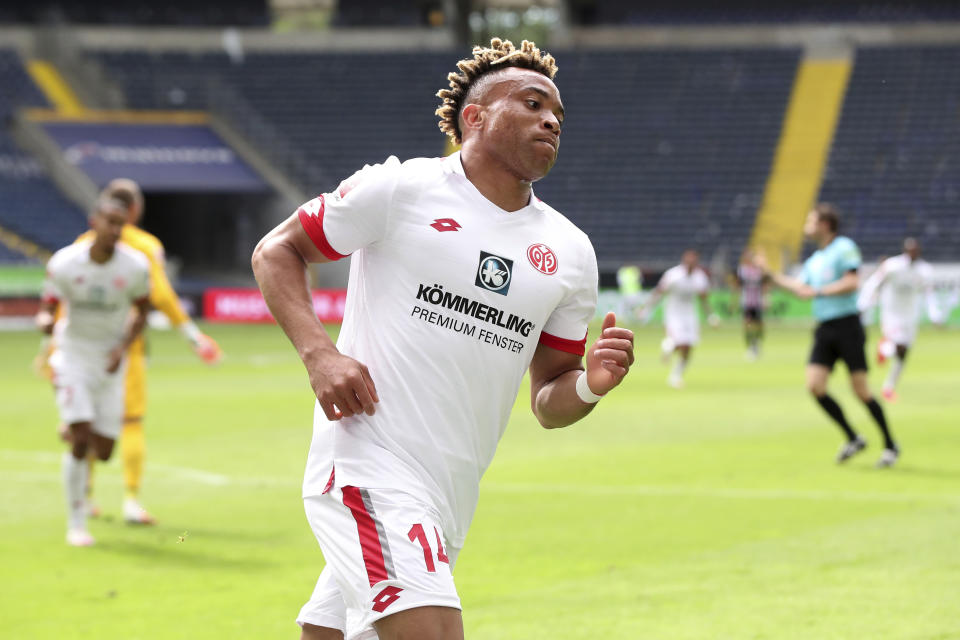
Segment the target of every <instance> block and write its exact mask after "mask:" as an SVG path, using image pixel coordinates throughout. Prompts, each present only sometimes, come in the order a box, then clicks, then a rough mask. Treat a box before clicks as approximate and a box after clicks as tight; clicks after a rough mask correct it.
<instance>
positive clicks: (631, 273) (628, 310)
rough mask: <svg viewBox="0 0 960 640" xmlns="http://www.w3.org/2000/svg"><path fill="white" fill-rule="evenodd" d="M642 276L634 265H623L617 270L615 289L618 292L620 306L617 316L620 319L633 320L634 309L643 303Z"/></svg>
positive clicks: (638, 268)
mask: <svg viewBox="0 0 960 640" xmlns="http://www.w3.org/2000/svg"><path fill="white" fill-rule="evenodd" d="M642 283H643V274H642V273H641V271H640V267H638V266H637V265H635V264H625V265H623V266H621V267H620V268H619V269H617V288H618V289H619V291H620V304H619V305H618V311H617V315H618V316H620V317H621V318H633V317H634V309H636V308H637V307H638V306H639V305H640V304H641V303H642V301H643V286H642Z"/></svg>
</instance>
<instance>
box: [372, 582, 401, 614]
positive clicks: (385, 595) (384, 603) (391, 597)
mask: <svg viewBox="0 0 960 640" xmlns="http://www.w3.org/2000/svg"><path fill="white" fill-rule="evenodd" d="M401 591H403V589H401V588H400V587H386V588H385V589H384V590H383V591H381V592H380V593H378V594H377V597H376V598H374V599H373V610H374V611H376V612H377V613H383V612H384V611H386V610H387V607H389V606H390V605H392V604H393V603H394V602H396V601H397V600H399V599H400V592H401Z"/></svg>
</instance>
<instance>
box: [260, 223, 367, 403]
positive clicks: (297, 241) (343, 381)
mask: <svg viewBox="0 0 960 640" xmlns="http://www.w3.org/2000/svg"><path fill="white" fill-rule="evenodd" d="M325 262H331V259H329V258H328V257H327V256H325V255H324V254H323V253H322V252H321V251H320V249H318V248H317V246H316V245H315V243H314V241H313V240H311V238H310V236H309V235H307V232H306V231H305V230H304V228H303V224H302V223H301V222H300V218H299V215H298V214H297V213H294V214H293V215H292V216H290V217H289V218H287V219H286V220H285V221H284V222H282V223H280V224H279V225H278V226H277V227H276V228H274V229H273V230H272V231H270V232H269V233H268V234H267V235H266V236H264V237H263V239H262V240H260V242H259V243H258V244H257V248H256V249H254V251H253V259H252V265H253V273H254V275H255V276H256V278H257V283H258V284H259V285H260V290H261V291H262V292H263V298H264V300H266V302H267V306H268V307H269V308H270V313H272V314H273V317H274V318H275V319H276V320H277V323H278V324H279V325H280V327H281V328H282V329H283V331H284V333H286V334H287V337H288V338H289V339H290V342H292V343H293V346H294V348H296V350H297V354H299V356H300V360H301V361H303V365H304V366H305V367H306V369H307V374H308V375H309V376H310V386H311V387H312V388H313V392H314V394H315V395H316V396H317V399H318V400H319V401H320V407H321V408H322V409H323V412H324V414H326V416H327V419H328V420H339V419H340V418H341V417H350V416H352V415H355V414H359V413H366V414H367V415H373V413H374V411H375V407H374V405H375V403H377V402H379V398H378V397H377V389H376V386H374V384H373V379H372V378H371V377H370V372H369V371H368V370H367V367H366V365H364V364H362V363H360V362H357V361H356V360H354V359H353V358H350V357H348V356H345V355H343V354H341V353H340V352H339V351H338V350H337V347H336V345H334V344H333V341H332V340H331V339H330V336H329V335H327V332H326V330H325V329H324V328H323V324H322V323H321V322H320V320H319V319H318V318H317V314H316V313H315V312H314V310H313V302H312V300H311V297H310V289H309V286H308V280H307V265H308V264H312V263H325Z"/></svg>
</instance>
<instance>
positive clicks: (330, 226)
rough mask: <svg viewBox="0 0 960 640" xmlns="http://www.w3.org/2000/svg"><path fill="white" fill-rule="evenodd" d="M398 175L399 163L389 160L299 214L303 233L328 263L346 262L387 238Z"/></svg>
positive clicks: (356, 175) (314, 202)
mask: <svg viewBox="0 0 960 640" xmlns="http://www.w3.org/2000/svg"><path fill="white" fill-rule="evenodd" d="M399 173H400V161H399V160H398V159H397V158H396V157H395V156H390V157H389V158H387V160H386V161H384V163H383V164H376V165H372V166H371V165H368V166H366V167H364V168H363V169H361V170H360V171H358V172H356V173H355V174H353V175H352V176H350V177H349V178H347V179H346V180H344V181H343V182H341V183H340V186H338V187H337V189H336V190H334V191H333V192H331V193H325V194H322V195H319V196H317V197H316V198H314V199H313V200H310V201H309V202H306V203H305V204H304V205H303V206H301V207H300V208H299V209H298V210H297V215H298V216H299V218H300V224H302V225H303V229H304V231H306V232H307V235H308V236H310V239H311V240H312V241H313V244H314V245H315V246H316V247H317V249H319V250H320V252H321V253H323V255H324V256H326V257H327V259H329V260H339V259H340V258H345V257H347V256H348V255H350V254H351V253H353V252H354V251H356V250H357V249H360V248H363V247H365V246H367V245H370V244H373V243H374V242H377V241H378V240H380V239H382V238H383V237H384V235H385V233H386V230H387V224H388V220H389V216H390V207H391V203H392V200H393V194H394V190H395V189H396V185H397V181H398V179H399Z"/></svg>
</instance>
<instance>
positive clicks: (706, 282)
mask: <svg viewBox="0 0 960 640" xmlns="http://www.w3.org/2000/svg"><path fill="white" fill-rule="evenodd" d="M708 291H710V276H708V275H707V272H706V271H703V270H702V269H701V270H700V274H699V277H698V278H697V293H707V292H708Z"/></svg>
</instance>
